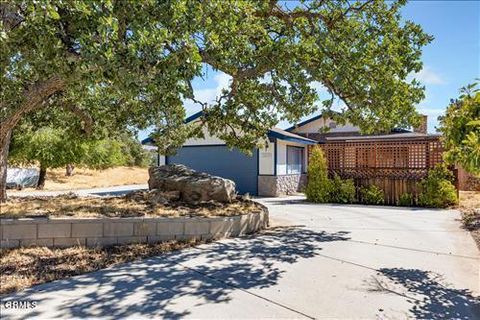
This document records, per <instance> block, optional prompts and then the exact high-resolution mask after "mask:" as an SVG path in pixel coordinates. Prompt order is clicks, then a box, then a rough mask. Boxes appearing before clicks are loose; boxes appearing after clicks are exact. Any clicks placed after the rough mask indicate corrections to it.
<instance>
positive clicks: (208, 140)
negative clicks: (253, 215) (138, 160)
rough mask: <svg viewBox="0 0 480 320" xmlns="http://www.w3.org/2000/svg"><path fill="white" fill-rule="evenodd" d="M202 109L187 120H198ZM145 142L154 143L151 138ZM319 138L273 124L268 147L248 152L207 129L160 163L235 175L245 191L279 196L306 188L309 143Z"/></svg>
mask: <svg viewBox="0 0 480 320" xmlns="http://www.w3.org/2000/svg"><path fill="white" fill-rule="evenodd" d="M201 115H202V112H198V113H196V114H194V115H192V116H190V117H188V118H187V119H186V120H185V121H186V122H187V123H193V122H195V121H198V120H199V118H200V117H201ZM142 144H154V143H153V141H152V140H151V138H147V139H145V140H143V141H142ZM314 144H317V141H315V140H312V139H309V138H306V137H303V136H300V135H298V134H295V133H292V132H288V131H286V130H282V129H279V128H272V129H270V130H269V132H268V143H266V145H265V147H262V148H257V149H255V150H253V152H252V155H251V156H248V155H246V154H244V153H242V152H240V151H239V150H236V149H229V148H228V147H227V146H226V144H225V142H224V141H222V140H221V139H219V138H218V137H215V136H212V135H210V134H209V132H208V131H207V130H206V129H205V130H204V138H202V139H188V140H187V141H186V142H185V143H184V145H183V146H182V147H181V148H180V149H179V150H177V153H176V154H175V155H173V156H159V160H158V164H159V165H162V164H171V163H178V164H184V165H186V166H188V167H190V168H192V169H194V170H197V171H202V172H207V173H210V174H213V175H216V176H221V177H224V178H227V179H231V180H233V181H234V182H235V184H236V186H237V190H238V192H239V193H241V194H245V193H249V194H251V195H259V196H278V195H281V194H290V193H295V192H299V191H301V190H302V188H303V186H304V185H305V183H306V174H305V173H306V168H307V165H308V160H307V159H308V153H307V152H308V151H307V147H308V146H309V145H314Z"/></svg>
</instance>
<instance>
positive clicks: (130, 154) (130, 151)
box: [117, 133, 152, 167]
mask: <svg viewBox="0 0 480 320" xmlns="http://www.w3.org/2000/svg"><path fill="white" fill-rule="evenodd" d="M117 139H118V140H119V141H120V143H121V147H122V152H123V154H124V156H125V164H126V165H127V166H137V167H148V166H149V165H150V163H151V161H152V156H151V154H150V153H149V152H148V151H147V150H144V149H143V148H142V144H141V143H140V142H139V141H138V140H137V139H135V137H133V136H132V135H131V134H128V133H124V134H122V135H120V136H119V137H118V138H117Z"/></svg>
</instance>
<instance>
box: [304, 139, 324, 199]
mask: <svg viewBox="0 0 480 320" xmlns="http://www.w3.org/2000/svg"><path fill="white" fill-rule="evenodd" d="M329 190H330V181H329V180H328V168H327V161H326V159H325V156H324V154H323V151H322V149H321V148H320V147H319V146H315V147H313V150H312V154H311V156H310V161H309V165H308V183H307V188H306V189H305V194H306V195H307V199H308V200H309V201H312V202H319V203H324V202H328V201H329Z"/></svg>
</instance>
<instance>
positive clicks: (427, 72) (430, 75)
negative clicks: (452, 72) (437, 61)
mask: <svg viewBox="0 0 480 320" xmlns="http://www.w3.org/2000/svg"><path fill="white" fill-rule="evenodd" d="M412 76H413V78H415V79H417V80H419V81H420V82H422V83H424V84H438V85H440V84H445V83H446V81H445V79H444V78H443V77H442V76H441V75H440V74H438V73H437V72H435V71H434V70H433V69H432V68H430V67H429V66H424V67H423V69H422V70H420V71H419V72H417V73H414V74H413V75H412Z"/></svg>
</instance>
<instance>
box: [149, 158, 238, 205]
mask: <svg viewBox="0 0 480 320" xmlns="http://www.w3.org/2000/svg"><path fill="white" fill-rule="evenodd" d="M148 173H149V176H150V179H149V180H148V186H149V188H150V190H153V189H158V190H159V191H162V192H165V191H178V192H179V194H180V199H181V200H183V201H184V202H186V203H198V202H202V201H210V200H214V201H218V202H232V200H234V199H235V198H236V191H235V182H233V181H232V180H228V179H224V178H221V177H217V176H212V175H210V174H208V173H204V172H198V171H195V170H192V169H190V168H188V167H186V166H184V165H181V164H169V165H165V166H160V167H150V169H149V170H148Z"/></svg>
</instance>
